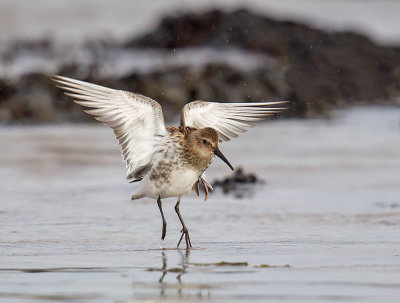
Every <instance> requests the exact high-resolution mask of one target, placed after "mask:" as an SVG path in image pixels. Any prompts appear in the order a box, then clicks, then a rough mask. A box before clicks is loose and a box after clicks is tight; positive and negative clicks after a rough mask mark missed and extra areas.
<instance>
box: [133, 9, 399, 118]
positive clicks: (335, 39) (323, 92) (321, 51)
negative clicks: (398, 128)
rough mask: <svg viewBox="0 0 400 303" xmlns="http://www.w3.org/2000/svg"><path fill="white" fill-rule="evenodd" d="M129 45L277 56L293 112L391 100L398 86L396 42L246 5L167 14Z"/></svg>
mask: <svg viewBox="0 0 400 303" xmlns="http://www.w3.org/2000/svg"><path fill="white" fill-rule="evenodd" d="M126 46H127V47H147V48H165V49H179V48H185V47H200V46H201V47H204V46H208V47H217V48H227V47H238V48H244V49H247V50H251V51H254V52H259V53H264V54H266V55H269V56H273V57H276V58H279V60H280V61H281V62H282V65H283V66H286V67H287V71H286V77H285V78H286V79H285V82H286V84H287V86H288V88H289V91H288V92H287V95H282V97H286V98H288V99H290V100H291V101H295V103H296V104H295V105H296V113H295V114H296V115H300V116H307V115H308V113H309V108H310V104H311V105H312V107H313V110H312V111H315V112H324V108H327V109H330V107H332V106H333V105H341V104H344V103H351V102H369V101H376V102H379V101H382V100H389V99H390V98H393V97H396V96H398V94H399V90H400V75H399V73H400V72H399V70H400V48H397V47H382V46H379V45H376V44H374V43H373V42H372V41H371V40H369V39H368V38H366V37H364V36H362V35H359V34H355V33H350V32H342V33H332V32H326V31H321V30H317V29H314V28H312V27H310V26H306V25H301V24H298V23H295V22H285V21H278V20H273V19H271V18H267V17H265V16H261V15H258V14H255V13H252V12H250V11H248V10H243V9H242V10H237V11H233V12H231V13H223V12H221V11H218V10H213V11H209V12H206V13H204V14H193V13H191V14H186V15H182V16H177V17H168V18H165V19H164V20H163V21H162V22H161V24H160V25H159V27H158V28H156V29H155V30H154V31H153V32H151V33H149V34H146V35H143V36H142V37H140V38H139V39H135V40H132V41H130V42H128V43H127V44H126Z"/></svg>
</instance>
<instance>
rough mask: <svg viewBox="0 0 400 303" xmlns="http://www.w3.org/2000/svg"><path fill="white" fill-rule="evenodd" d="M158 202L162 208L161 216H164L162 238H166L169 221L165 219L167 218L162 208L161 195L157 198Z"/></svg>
mask: <svg viewBox="0 0 400 303" xmlns="http://www.w3.org/2000/svg"><path fill="white" fill-rule="evenodd" d="M157 204H158V208H159V209H160V213H161V218H162V234H161V240H164V239H165V234H166V233H167V221H165V218H164V213H163V210H162V205H161V198H160V197H158V199H157Z"/></svg>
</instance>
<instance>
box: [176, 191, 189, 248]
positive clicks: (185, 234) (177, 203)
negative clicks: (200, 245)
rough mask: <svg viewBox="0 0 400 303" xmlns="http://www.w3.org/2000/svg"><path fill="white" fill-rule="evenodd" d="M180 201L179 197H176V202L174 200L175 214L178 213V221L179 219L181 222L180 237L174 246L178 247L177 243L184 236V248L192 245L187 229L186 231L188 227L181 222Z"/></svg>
mask: <svg viewBox="0 0 400 303" xmlns="http://www.w3.org/2000/svg"><path fill="white" fill-rule="evenodd" d="M180 203H181V197H179V198H178V202H176V204H175V211H176V214H177V215H178V217H179V221H181V224H182V230H181V233H182V235H181V238H180V239H179V242H178V245H177V246H176V247H177V248H178V247H179V244H181V241H182V239H183V236H185V242H186V248H191V247H192V243H191V242H190V237H189V231H188V229H187V227H186V225H185V222H183V219H182V216H181V213H180V211H179V204H180Z"/></svg>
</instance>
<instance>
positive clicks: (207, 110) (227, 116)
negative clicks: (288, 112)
mask: <svg viewBox="0 0 400 303" xmlns="http://www.w3.org/2000/svg"><path fill="white" fill-rule="evenodd" d="M286 102H287V101H280V102H261V103H216V102H206V101H194V102H191V103H188V104H186V105H185V106H184V107H183V109H182V113H181V126H183V127H186V126H190V127H194V128H204V127H212V128H214V129H215V130H216V131H217V132H218V134H219V136H220V138H221V139H222V140H224V141H229V140H230V139H232V138H236V137H238V135H239V133H243V132H245V131H246V128H247V127H251V126H253V125H252V124H249V123H246V122H252V121H259V120H263V119H266V118H267V117H269V116H273V115H275V114H277V113H279V112H281V111H282V110H284V109H286V108H278V107H274V106H275V105H278V104H284V103H286Z"/></svg>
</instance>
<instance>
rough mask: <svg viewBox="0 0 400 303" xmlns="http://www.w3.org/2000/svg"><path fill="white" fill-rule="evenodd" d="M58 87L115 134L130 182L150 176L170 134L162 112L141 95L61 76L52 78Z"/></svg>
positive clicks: (156, 104) (152, 102)
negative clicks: (149, 172) (158, 154)
mask: <svg viewBox="0 0 400 303" xmlns="http://www.w3.org/2000/svg"><path fill="white" fill-rule="evenodd" d="M51 79H52V80H53V81H55V82H56V83H57V87H59V88H61V89H62V90H64V91H65V94H66V95H68V96H70V97H72V98H73V99H74V102H75V103H77V104H79V105H82V106H84V107H86V108H87V109H85V112H86V113H88V114H90V115H92V116H94V118H95V119H96V120H98V121H101V122H103V123H105V124H106V125H108V126H110V127H111V128H113V130H114V134H115V137H116V139H117V141H118V144H119V145H120V148H121V153H122V158H123V160H124V161H125V163H126V167H127V179H128V180H129V179H139V178H141V177H143V176H142V175H139V174H140V173H144V172H146V173H147V172H148V169H145V168H146V167H148V166H149V165H150V163H151V160H152V158H153V156H154V154H155V153H156V152H157V150H158V149H159V146H160V144H161V142H162V141H163V140H164V138H165V136H167V135H168V132H167V130H166V128H165V123H164V116H163V112H162V108H161V106H160V104H159V103H157V102H156V101H154V100H152V99H150V98H147V97H145V96H142V95H139V94H133V93H130V92H127V91H121V90H115V89H111V88H107V87H103V86H100V85H96V84H92V83H88V82H84V81H79V80H75V79H71V78H67V77H62V76H52V77H51Z"/></svg>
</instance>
